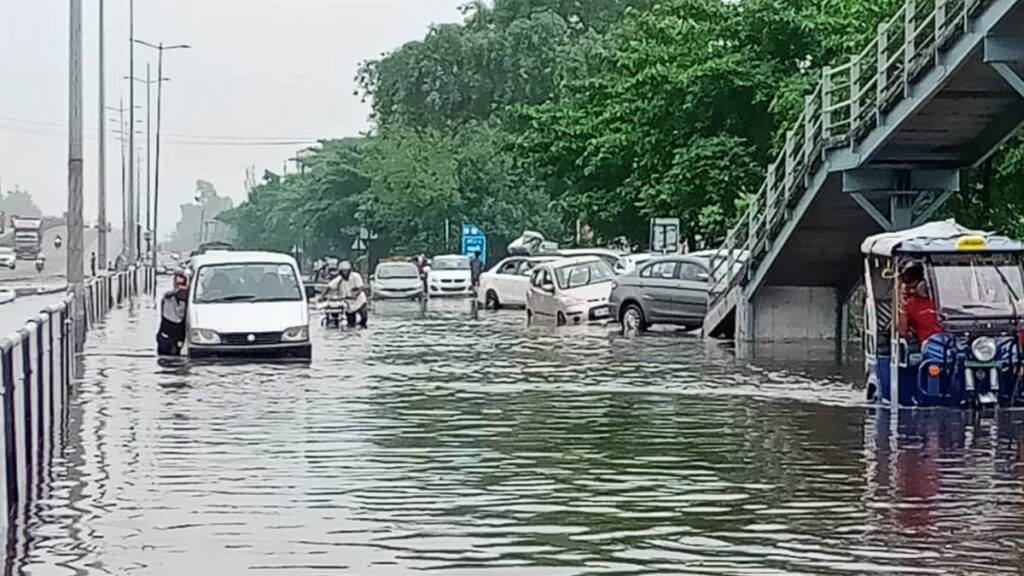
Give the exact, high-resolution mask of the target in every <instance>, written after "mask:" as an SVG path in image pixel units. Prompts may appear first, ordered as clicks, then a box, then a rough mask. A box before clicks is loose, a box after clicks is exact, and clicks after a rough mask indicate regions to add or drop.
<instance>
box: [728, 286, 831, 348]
mask: <svg viewBox="0 0 1024 576" xmlns="http://www.w3.org/2000/svg"><path fill="white" fill-rule="evenodd" d="M838 309H839V296H838V291H837V290H836V289H835V288H830V287H821V286H762V287H761V288H760V289H759V290H758V291H757V293H756V294H755V295H754V297H753V298H752V299H751V300H745V299H742V300H741V302H740V304H739V306H738V307H737V310H736V314H737V316H736V336H737V339H738V340H744V341H754V342H783V341H786V340H833V339H835V338H836V336H837V334H836V328H837V326H838V325H839V324H838V317H837V314H838Z"/></svg>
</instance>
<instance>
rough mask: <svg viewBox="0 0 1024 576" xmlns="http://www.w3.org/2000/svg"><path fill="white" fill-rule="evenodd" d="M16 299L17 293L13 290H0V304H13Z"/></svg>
mask: <svg viewBox="0 0 1024 576" xmlns="http://www.w3.org/2000/svg"><path fill="white" fill-rule="evenodd" d="M17 298H18V293H17V292H15V291H14V288H0V304H7V303H8V302H14V301H15V300H17Z"/></svg>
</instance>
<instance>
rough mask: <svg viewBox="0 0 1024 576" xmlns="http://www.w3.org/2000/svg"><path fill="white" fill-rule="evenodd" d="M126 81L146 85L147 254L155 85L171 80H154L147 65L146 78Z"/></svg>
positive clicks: (149, 224) (150, 231) (147, 249)
mask: <svg viewBox="0 0 1024 576" xmlns="http://www.w3.org/2000/svg"><path fill="white" fill-rule="evenodd" d="M125 80H130V81H134V82H141V83H142V84H145V85H146V227H145V228H144V230H145V233H144V234H143V236H144V237H145V242H146V252H147V253H148V252H149V251H150V250H151V246H150V239H151V238H150V237H151V235H152V230H153V224H152V213H151V212H150V210H151V208H150V207H151V206H152V204H151V202H150V199H151V198H152V196H151V193H152V189H153V146H152V144H153V114H152V111H153V84H159V83H161V82H167V81H169V80H170V78H158V79H156V80H153V79H152V77H151V76H150V73H149V64H146V78H145V79H143V78H135V77H129V76H125Z"/></svg>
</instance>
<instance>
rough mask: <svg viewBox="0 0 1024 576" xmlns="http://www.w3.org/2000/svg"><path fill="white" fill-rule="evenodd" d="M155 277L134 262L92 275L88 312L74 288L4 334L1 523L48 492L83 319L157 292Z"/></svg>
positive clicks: (90, 322) (0, 359) (0, 343)
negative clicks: (78, 306)
mask: <svg viewBox="0 0 1024 576" xmlns="http://www.w3.org/2000/svg"><path fill="white" fill-rule="evenodd" d="M155 286H156V277H155V274H154V273H153V271H152V270H151V269H149V268H132V269H129V270H127V271H125V272H119V273H115V274H111V275H108V276H100V277H96V278H91V279H89V280H88V281H87V282H86V284H85V287H84V294H83V298H82V299H81V302H82V305H83V306H84V310H83V312H84V314H80V315H79V314H76V312H77V311H76V309H75V306H76V302H75V300H76V299H75V297H74V295H73V294H70V293H68V294H65V295H63V296H61V297H60V301H59V302H58V303H57V304H55V305H53V306H49V307H47V308H44V309H43V310H41V311H40V312H39V313H38V314H36V315H35V316H33V317H31V318H29V319H28V320H27V322H26V324H25V325H24V326H23V327H22V328H20V329H19V330H17V331H16V332H15V333H14V334H12V335H11V336H10V337H8V338H4V339H0V395H2V400H3V403H2V411H0V422H2V425H0V434H2V442H0V450H2V451H3V452H2V457H0V505H6V508H5V510H4V511H5V512H6V514H2V513H0V524H2V525H3V526H6V522H7V521H8V520H9V519H10V518H11V515H12V514H14V513H16V512H17V511H19V510H24V506H25V504H26V503H27V502H30V501H32V500H34V499H36V498H39V497H42V492H41V490H42V481H43V479H44V478H45V474H46V473H47V470H48V467H49V463H50V462H51V458H52V457H53V456H54V453H55V451H57V450H59V446H60V445H61V442H62V439H63V437H64V432H63V430H64V426H65V423H66V422H67V400H68V397H69V394H70V391H71V382H72V380H73V378H74V358H75V353H76V350H77V349H78V347H79V346H80V345H81V344H82V342H80V341H76V334H84V333H85V330H82V331H79V330H78V328H79V326H78V325H77V323H78V322H79V321H81V322H84V324H85V326H84V328H85V329H86V330H88V329H91V328H93V327H95V326H96V325H97V324H98V323H99V322H101V321H102V320H103V319H104V318H105V317H106V315H107V313H108V312H109V311H110V310H111V309H112V308H113V307H115V306H118V305H120V304H122V303H123V302H125V301H127V300H129V299H131V298H134V297H136V296H138V295H139V294H140V293H143V292H148V293H152V292H153V291H154V289H155Z"/></svg>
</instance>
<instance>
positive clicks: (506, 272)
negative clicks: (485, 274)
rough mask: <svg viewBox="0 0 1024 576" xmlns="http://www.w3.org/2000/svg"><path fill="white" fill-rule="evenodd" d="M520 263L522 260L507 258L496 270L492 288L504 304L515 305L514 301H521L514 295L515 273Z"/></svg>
mask: <svg viewBox="0 0 1024 576" xmlns="http://www.w3.org/2000/svg"><path fill="white" fill-rule="evenodd" d="M520 262H522V259H521V258H506V259H505V260H503V261H502V262H501V264H498V266H497V267H496V268H495V269H494V275H493V278H491V287H492V288H493V289H494V291H495V293H497V294H498V300H500V301H501V303H502V304H515V303H516V302H514V301H513V300H521V298H517V297H515V295H514V285H515V273H516V270H518V269H519V263H520ZM519 303H520V304H521V303H522V302H519Z"/></svg>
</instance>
